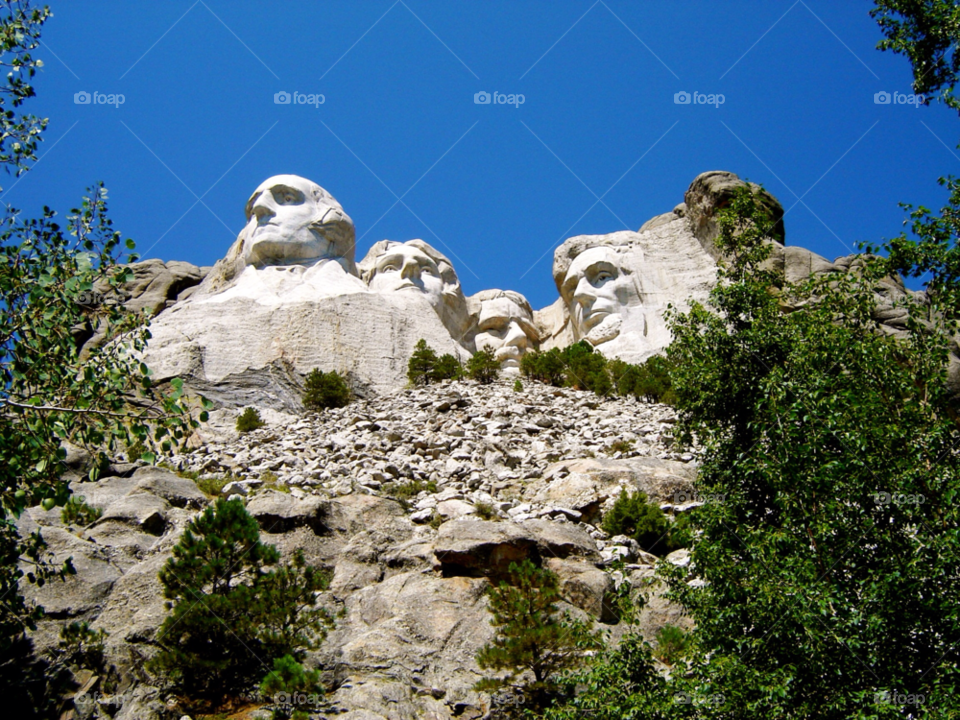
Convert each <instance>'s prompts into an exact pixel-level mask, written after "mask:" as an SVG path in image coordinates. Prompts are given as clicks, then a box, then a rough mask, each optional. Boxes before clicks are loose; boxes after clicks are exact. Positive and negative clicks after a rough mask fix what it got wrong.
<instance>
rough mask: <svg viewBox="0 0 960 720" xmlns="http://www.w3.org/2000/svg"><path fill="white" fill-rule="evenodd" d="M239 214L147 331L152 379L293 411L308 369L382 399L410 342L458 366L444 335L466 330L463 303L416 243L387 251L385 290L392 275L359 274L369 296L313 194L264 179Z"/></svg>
mask: <svg viewBox="0 0 960 720" xmlns="http://www.w3.org/2000/svg"><path fill="white" fill-rule="evenodd" d="M245 214H246V217H247V225H246V226H245V227H244V229H243V231H241V233H240V235H239V237H238V238H237V240H236V242H235V243H234V244H233V246H231V248H230V249H229V251H228V252H227V255H226V257H224V259H222V260H221V261H219V262H218V263H217V264H216V265H215V266H214V268H213V270H211V271H210V273H209V274H208V275H207V276H206V278H205V279H204V281H203V283H202V284H201V285H200V286H199V287H198V288H197V289H196V291H195V292H193V293H192V294H190V296H189V297H188V298H186V299H185V300H183V301H181V302H179V303H177V304H176V305H175V306H174V307H172V308H171V309H169V310H167V311H165V312H162V313H161V314H160V315H158V316H157V317H156V318H155V319H154V320H153V322H152V323H151V326H150V330H151V333H152V335H153V337H152V339H151V341H150V344H149V347H148V348H147V351H146V353H145V354H144V360H145V362H146V363H147V364H148V365H149V366H150V367H151V368H152V369H153V371H154V373H155V377H156V379H157V380H160V381H162V380H164V379H168V378H172V377H176V376H179V377H181V378H183V379H184V381H185V382H186V383H187V385H188V387H189V388H191V389H192V390H194V391H197V392H203V393H205V394H207V395H208V396H210V397H212V398H213V399H215V400H216V401H218V402H220V403H221V404H223V405H225V406H228V407H235V406H238V405H247V404H253V403H256V404H258V405H263V406H265V407H269V408H272V409H274V410H285V411H293V412H295V411H297V410H298V407H299V404H300V401H299V396H300V385H301V382H302V380H301V379H302V377H303V376H304V375H306V374H307V373H309V372H310V371H311V370H312V369H314V368H319V369H321V370H324V371H331V370H336V371H339V372H341V373H344V374H346V375H347V376H348V379H349V380H350V382H351V384H352V385H353V386H354V388H355V389H356V390H358V391H360V392H363V391H374V392H382V391H385V390H388V389H393V388H396V387H398V386H402V385H404V384H405V383H406V365H407V359H408V358H409V357H410V355H411V354H412V352H413V348H414V345H415V344H416V342H417V340H419V339H420V338H424V339H426V340H427V342H428V343H429V344H430V345H431V347H433V348H434V349H435V350H437V352H439V353H451V354H454V355H463V353H464V350H463V349H462V348H461V347H458V345H457V344H456V343H455V342H454V340H453V338H452V337H451V333H452V332H453V328H457V329H458V333H457V334H456V335H455V337H458V338H461V337H463V334H464V332H465V331H466V330H468V328H469V322H470V320H469V316H468V315H467V312H466V301H465V299H464V297H463V293H462V291H461V290H460V284H459V281H458V280H457V277H456V273H455V272H454V271H453V266H452V265H451V264H450V262H449V260H447V259H446V258H445V257H443V255H441V254H440V253H437V252H436V251H435V250H433V249H432V248H430V247H429V246H428V245H427V244H426V243H423V242H422V241H411V242H410V243H406V244H399V243H393V244H390V245H391V246H397V245H398V246H399V250H400V252H396V253H393V254H391V255H389V257H386V256H385V257H386V259H387V260H390V261H391V262H393V260H394V258H393V255H397V256H398V257H399V260H398V269H397V271H396V272H395V273H393V274H394V275H396V276H397V277H398V278H400V281H399V282H397V283H395V284H394V285H395V286H391V285H390V283H388V282H387V280H389V279H390V277H391V275H390V271H392V269H393V268H392V266H390V267H389V269H388V267H387V265H386V262H382V263H381V266H380V267H379V270H380V271H381V272H379V273H377V272H371V273H370V274H371V276H374V275H376V276H379V278H380V281H379V282H378V283H377V284H376V285H375V288H374V289H375V290H377V292H371V290H370V289H369V288H368V287H367V284H366V283H365V282H364V281H363V280H361V279H360V277H359V274H358V271H357V267H356V265H355V262H354V228H353V221H352V220H351V219H350V217H349V216H348V215H347V214H346V213H345V212H344V211H343V208H342V207H340V204H339V203H338V202H337V201H336V200H335V199H334V198H333V197H332V196H331V195H330V194H329V193H328V192H327V191H326V190H324V189H323V188H321V187H320V186H319V185H317V184H316V183H313V182H311V181H309V180H306V179H304V178H300V177H297V176H294V175H278V176H276V177H272V178H270V179H269V180H267V181H265V182H264V183H262V184H261V185H260V187H258V188H257V189H256V190H255V191H254V193H253V194H252V195H251V197H250V199H249V200H248V201H247V204H246V208H245ZM378 246H380V247H381V249H382V250H387V249H394V250H396V249H397V248H393V247H390V248H388V247H386V246H384V243H378V244H377V246H375V248H376V247H378ZM409 255H416V256H415V257H413V264H414V265H417V261H420V260H423V261H425V264H422V265H417V270H416V273H414V274H415V275H416V278H417V282H418V283H420V284H419V285H417V284H416V283H412V286H413V290H415V292H409V291H405V289H406V284H407V283H406V280H405V278H406V277H407V276H408V275H410V274H411V270H410V267H409V266H410V264H411V263H410V262H409V260H410V258H409V257H406V256H409ZM421 256H422V257H421ZM368 257H370V256H368ZM374 257H375V258H379V259H380V260H382V261H383V260H384V258H383V257H380V255H374ZM404 263H406V264H404ZM427 266H429V267H427ZM388 270H389V271H388ZM424 283H426V284H424ZM445 321H446V322H448V323H450V325H449V326H448V327H444V322H445ZM461 326H462V327H461ZM448 328H449V329H448Z"/></svg>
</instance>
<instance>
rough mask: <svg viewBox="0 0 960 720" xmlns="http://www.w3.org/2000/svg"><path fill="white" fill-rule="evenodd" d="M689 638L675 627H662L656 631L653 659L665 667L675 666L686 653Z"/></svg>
mask: <svg viewBox="0 0 960 720" xmlns="http://www.w3.org/2000/svg"><path fill="white" fill-rule="evenodd" d="M689 644H690V638H689V636H688V635H687V633H685V632H684V631H683V630H681V629H680V628H678V627H677V626H676V625H664V626H663V627H662V628H660V629H659V630H657V647H656V650H655V651H654V657H656V658H657V660H659V661H660V662H662V663H664V664H666V665H671V666H672V665H676V664H677V662H678V661H679V660H680V659H682V658H683V656H684V655H686V653H687V647H688V645H689Z"/></svg>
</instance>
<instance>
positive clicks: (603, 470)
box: [525, 457, 696, 522]
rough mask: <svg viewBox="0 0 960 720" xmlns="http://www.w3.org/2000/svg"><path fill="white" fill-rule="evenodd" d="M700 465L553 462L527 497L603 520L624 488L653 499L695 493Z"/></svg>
mask: <svg viewBox="0 0 960 720" xmlns="http://www.w3.org/2000/svg"><path fill="white" fill-rule="evenodd" d="M695 478H696V467H695V466H691V465H690V464H688V463H682V462H677V461H674V460H660V459H658V458H650V457H637V458H621V459H608V458H584V459H582V460H566V461H560V462H556V463H553V464H551V465H550V466H549V467H548V468H547V470H546V472H545V473H544V476H543V479H542V480H540V481H538V482H536V483H532V484H531V485H530V486H529V487H528V488H527V489H526V491H525V497H526V498H528V499H529V500H531V501H532V502H537V503H543V504H546V505H555V506H560V507H565V508H570V509H573V510H577V511H578V512H580V513H581V514H582V515H583V517H584V519H585V520H586V521H587V522H597V521H599V518H600V515H601V510H602V507H603V506H604V504H606V503H607V502H609V501H611V499H615V498H616V497H618V496H619V495H620V492H621V491H622V490H623V489H627V490H628V491H630V492H635V491H637V490H642V491H643V492H645V493H646V494H647V498H648V499H649V500H650V501H651V502H656V503H658V504H659V503H665V502H672V501H673V499H674V498H675V497H676V496H677V494H678V493H680V494H684V495H685V496H691V495H692V493H693V481H694V479H695Z"/></svg>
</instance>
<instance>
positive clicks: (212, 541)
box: [148, 498, 331, 698]
mask: <svg viewBox="0 0 960 720" xmlns="http://www.w3.org/2000/svg"><path fill="white" fill-rule="evenodd" d="M259 538H260V529H259V527H258V526H257V522H256V520H254V519H253V517H251V516H250V514H249V513H247V511H246V509H245V508H244V506H243V503H241V502H240V501H238V500H232V501H228V500H224V499H223V498H221V499H219V500H217V502H216V504H215V505H212V506H209V507H207V509H206V510H204V512H203V513H202V514H201V515H200V516H199V517H197V518H195V519H194V520H193V521H191V522H190V524H189V525H188V526H187V529H186V530H185V532H184V534H183V536H182V537H181V539H180V542H179V543H178V544H177V545H175V546H174V548H173V555H172V557H171V558H170V559H169V560H168V561H167V563H166V564H165V565H164V567H163V569H162V570H161V571H160V582H161V584H162V585H163V589H164V597H166V598H167V599H168V600H169V601H170V602H169V603H168V605H169V606H170V607H171V613H170V615H169V616H168V617H167V618H166V619H165V620H164V622H163V625H162V626H161V627H160V630H159V632H158V634H157V638H158V639H157V643H158V645H159V646H160V652H159V653H158V654H157V655H156V656H155V657H154V659H153V660H151V661H150V663H149V665H148V668H149V669H150V670H151V671H153V672H159V673H162V674H166V675H167V676H169V679H170V680H171V681H173V682H174V684H176V685H177V686H179V688H180V689H181V690H182V691H184V692H186V693H188V694H193V695H197V696H207V697H212V698H219V697H222V696H223V695H224V694H227V693H229V692H230V691H235V690H238V689H241V688H242V687H243V686H244V683H247V682H249V681H250V680H251V678H253V677H255V676H256V674H257V672H258V669H259V668H260V667H261V661H262V660H267V661H269V660H271V659H273V658H277V657H281V656H283V655H286V654H290V655H293V656H294V657H295V658H297V657H299V656H300V654H301V653H302V652H303V650H304V649H313V648H316V647H318V645H319V643H320V642H321V641H322V639H323V637H324V635H325V626H326V625H329V624H330V622H331V620H330V617H329V615H328V614H327V613H326V612H325V611H324V610H323V609H320V608H317V607H315V603H316V599H315V595H316V593H317V592H319V591H322V590H324V589H325V588H326V578H325V577H324V576H323V574H322V573H320V572H319V571H318V570H316V569H315V568H312V567H308V566H307V564H306V561H305V560H304V558H303V554H302V552H299V551H298V552H297V553H296V554H295V555H294V557H293V560H292V562H290V563H288V564H285V565H281V566H278V567H276V568H275V569H272V570H271V569H268V568H270V567H271V566H277V564H278V562H279V560H280V553H279V552H278V551H277V549H276V548H275V547H274V546H272V545H264V544H263V543H261V542H260V539H259Z"/></svg>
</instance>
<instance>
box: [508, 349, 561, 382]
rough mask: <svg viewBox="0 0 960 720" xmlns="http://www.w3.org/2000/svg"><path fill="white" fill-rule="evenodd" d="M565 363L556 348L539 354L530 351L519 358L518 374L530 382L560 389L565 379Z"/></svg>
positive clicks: (536, 351)
mask: <svg viewBox="0 0 960 720" xmlns="http://www.w3.org/2000/svg"><path fill="white" fill-rule="evenodd" d="M566 369H567V366H566V363H564V361H563V356H562V354H561V352H560V350H558V349H557V348H553V349H552V350H548V351H547V352H540V351H538V350H531V351H530V352H527V353H524V355H523V357H521V358H520V372H521V373H522V374H523V375H524V376H525V377H528V378H530V379H531V380H537V381H538V382H542V383H546V384H548V385H554V386H555V387H562V386H563V384H564V381H565V379H566V375H565V373H566Z"/></svg>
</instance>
